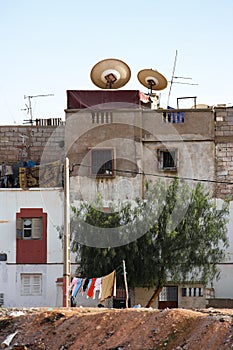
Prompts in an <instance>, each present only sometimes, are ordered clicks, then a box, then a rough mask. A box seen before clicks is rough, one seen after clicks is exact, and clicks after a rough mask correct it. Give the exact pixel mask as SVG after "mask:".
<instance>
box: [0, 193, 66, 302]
mask: <svg viewBox="0 0 233 350" xmlns="http://www.w3.org/2000/svg"><path fill="white" fill-rule="evenodd" d="M0 208H1V212H0V222H1V223H0V252H1V253H6V254H7V261H6V262H0V293H4V307H13V306H14V307H16V306H25V307H26V306H56V299H57V298H56V294H57V286H56V279H57V278H58V277H62V276H63V248H62V242H61V240H60V239H59V237H58V231H57V229H56V227H57V226H61V225H62V224H63V189H58V188H57V189H52V188H50V189H40V188H36V189H30V190H22V189H18V188H14V189H9V188H6V189H0ZM21 208H43V211H44V212H46V213H47V264H26V265H23V264H16V213H17V212H19V211H20V209H21ZM20 273H41V274H42V295H41V296H33V297H28V296H21V295H20ZM58 306H61V305H58Z"/></svg>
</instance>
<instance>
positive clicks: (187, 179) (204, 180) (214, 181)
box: [70, 163, 233, 185]
mask: <svg viewBox="0 0 233 350" xmlns="http://www.w3.org/2000/svg"><path fill="white" fill-rule="evenodd" d="M75 166H82V167H85V168H91V165H86V164H81V163H74V164H72V168H71V170H70V173H72V172H73V171H74V167H75ZM114 172H117V173H126V174H135V175H143V176H154V177H160V178H167V179H176V178H179V179H180V180H184V181H194V182H208V183H218V184H225V185H233V182H231V181H218V180H208V179H198V178H195V177H180V176H172V175H164V174H163V175H162V174H153V173H144V172H142V171H133V170H123V169H114Z"/></svg>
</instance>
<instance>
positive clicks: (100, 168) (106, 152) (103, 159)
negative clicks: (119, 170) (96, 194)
mask: <svg viewBox="0 0 233 350" xmlns="http://www.w3.org/2000/svg"><path fill="white" fill-rule="evenodd" d="M91 172H92V175H96V176H109V177H111V176H113V172H114V169H113V150H112V149H93V150H92V151H91Z"/></svg>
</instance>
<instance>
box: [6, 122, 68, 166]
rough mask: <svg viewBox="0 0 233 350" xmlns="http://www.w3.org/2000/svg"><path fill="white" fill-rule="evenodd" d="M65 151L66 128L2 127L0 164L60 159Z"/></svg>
mask: <svg viewBox="0 0 233 350" xmlns="http://www.w3.org/2000/svg"><path fill="white" fill-rule="evenodd" d="M63 149H64V126H63V125H62V126H24V125H20V126H0V164H1V163H2V162H4V163H5V164H8V165H12V164H14V163H19V162H22V161H28V160H32V161H34V162H38V163H40V161H41V158H43V162H51V161H54V160H57V159H58V155H59V156H60V155H61V152H63Z"/></svg>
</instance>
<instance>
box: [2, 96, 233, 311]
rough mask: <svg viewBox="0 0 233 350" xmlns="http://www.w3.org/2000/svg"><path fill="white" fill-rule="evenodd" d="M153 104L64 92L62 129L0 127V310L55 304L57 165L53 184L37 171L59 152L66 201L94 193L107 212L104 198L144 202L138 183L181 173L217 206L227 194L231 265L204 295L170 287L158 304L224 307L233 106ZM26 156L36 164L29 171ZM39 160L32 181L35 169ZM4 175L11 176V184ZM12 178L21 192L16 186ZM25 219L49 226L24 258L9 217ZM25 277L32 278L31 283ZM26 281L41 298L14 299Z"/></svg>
mask: <svg viewBox="0 0 233 350" xmlns="http://www.w3.org/2000/svg"><path fill="white" fill-rule="evenodd" d="M152 107H153V105H152V104H151V101H150V100H149V99H148V98H145V96H142V94H141V93H140V92H139V91H137V90H136V91H135V90H121V91H118V90H115V91H102V90H101V91H99V90H98V91H82V90H81V91H79V90H78V91H76V90H72V91H70V90H69V91H67V109H66V111H65V112H66V121H65V125H64V124H60V123H59V122H51V121H50V122H49V123H39V122H38V125H35V126H17V127H16V126H5V127H1V128H0V132H1V143H0V151H1V159H0V160H1V162H3V163H4V164H3V165H6V166H9V167H12V170H11V169H10V173H7V175H6V173H5V175H4V176H2V178H1V180H2V181H3V183H4V181H5V182H6V181H7V183H8V186H10V188H9V187H8V188H2V189H1V190H0V201H1V203H2V206H4V203H7V204H8V205H7V206H6V208H4V210H3V211H2V212H1V217H0V219H1V226H0V234H1V236H0V253H1V260H2V261H0V281H2V282H1V283H0V296H1V295H2V298H3V304H4V306H17V305H20V306H22V305H23V306H40V305H41V306H44V305H49V306H53V305H61V291H62V284H61V283H62V280H61V279H59V280H57V278H59V277H60V278H61V277H62V248H61V241H60V240H59V238H58V232H57V230H56V229H55V226H61V225H62V224H63V188H62V178H61V174H62V171H61V167H60V168H59V166H58V163H56V167H57V169H58V168H59V171H58V177H57V179H56V181H55V183H56V184H57V186H54V182H53V186H51V182H50V181H51V176H49V173H46V171H45V170H43V166H44V168H45V169H47V168H48V164H53V165H52V168H54V166H55V165H54V164H55V162H59V164H60V166H61V165H62V164H63V161H64V156H65V155H66V156H67V157H68V158H69V161H70V169H71V171H70V197H71V203H73V204H76V203H78V202H80V201H83V200H87V201H94V200H96V198H97V197H98V196H99V195H101V196H102V198H103V200H104V205H105V207H106V208H107V207H108V206H109V203H110V202H114V203H118V202H119V201H120V200H121V201H122V200H134V199H135V198H136V197H144V185H145V182H146V181H152V182H153V181H156V180H157V179H158V178H160V179H161V180H163V181H169V177H170V176H179V177H180V178H182V179H184V181H189V184H190V186H192V185H193V181H192V180H193V179H196V180H204V182H203V183H204V184H205V186H206V187H207V188H208V189H209V190H210V191H211V192H212V193H213V197H214V198H216V201H217V202H219V203H220V204H221V201H222V200H223V199H224V198H225V196H226V195H230V197H231V211H230V222H229V224H228V232H229V239H230V247H229V250H228V256H229V259H228V261H224V262H222V264H220V266H219V267H220V270H221V278H220V280H219V281H215V282H214V283H213V285H210V286H208V289H207V290H204V289H203V286H201V285H200V284H195V285H190V284H185V285H182V286H174V285H168V286H167V287H166V288H164V291H163V293H161V296H160V298H159V300H158V303H157V305H160V306H161V307H162V305H168V304H169V303H170V304H169V305H174V304H171V302H175V304H176V307H177V306H178V307H204V305H205V303H206V301H205V300H206V298H207V299H208V300H209V304H208V305H214V306H215V305H217V306H222V305H223V304H224V303H225V304H224V305H226V303H228V304H227V305H232V304H231V303H232V300H233V291H232V288H231V280H232V267H233V266H232V265H233V253H232V252H233V250H232V249H233V234H232V230H233V197H232V193H233V191H232V187H233V165H232V164H233V161H232V160H233V155H232V154H233V138H232V134H233V112H232V109H231V108H226V107H215V108H209V107H208V106H206V108H197V109H174V110H170V109H169V110H164V109H153V108H152ZM44 124H46V125H44ZM29 160H30V161H32V162H34V164H33V166H31V163H30V162H28V161H29ZM38 164H40V173H39V176H38V174H37V173H36V166H37V165H38ZM19 168H20V169H21V170H20V172H19ZM22 168H24V169H26V170H22ZM41 169H42V170H41ZM8 170H9V169H8ZM17 172H18V174H19V175H18V177H19V178H18V180H17ZM1 175H2V174H1ZM10 175H14V176H13V177H14V179H12V178H10ZM20 175H21V178H20ZM50 175H51V172H50ZM33 179H34V181H33ZM52 179H53V180H54V176H53V177H52ZM17 181H18V184H20V182H21V186H22V187H23V188H24V190H23V189H20V188H14V184H16V183H17ZM12 183H13V185H12ZM33 184H34V187H33ZM28 187H29V188H30V190H28ZM37 187H39V190H38V189H37ZM45 197H46V201H44V199H43V198H45ZM6 198H7V199H6ZM25 201H26V202H25ZM12 203H13V204H12ZM7 208H8V209H7ZM25 210H26V211H25ZM35 210H36V211H35ZM37 210H39V211H40V212H39V213H38V212H37ZM32 211H35V213H34V214H33V213H32ZM25 215H26V216H25ZM32 217H34V218H40V217H42V218H43V220H46V221H47V239H46V242H45V241H43V240H42V242H40V243H41V246H40V248H38V251H37V252H35V253H32V252H33V250H32V252H31V254H27V251H28V250H27V247H26V244H27V243H28V242H27V241H25V242H21V241H20V239H21V237H20V236H17V232H19V234H20V227H22V226H18V225H20V224H19V223H18V221H17V219H20V218H23V219H27V218H29V219H30V218H32ZM51 218H52V220H51ZM21 225H22V222H21ZM35 225H36V223H35ZM37 225H40V223H38V222H37ZM9 237H10V239H9ZM37 238H38V237H37ZM24 243H25V246H23V244H24ZM43 244H44V245H43ZM37 247H38V246H37ZM33 249H34V248H33ZM35 249H37V248H35ZM42 251H43V254H42V253H41V252H42ZM45 252H46V253H45ZM6 255H7V257H6ZM42 256H43V258H42ZM5 258H6V259H5ZM28 259H29V260H28ZM30 259H39V260H38V261H37V260H34V262H33V260H30ZM74 266H75V265H73V270H74ZM27 274H29V275H33V274H39V276H36V279H35V280H34V282H33V280H31V276H28V275H27ZM24 278H25V280H24ZM56 281H57V283H56ZM31 283H35V290H39V289H40V288H41V289H40V291H41V294H40V296H39V295H37V296H35V297H34V296H33V294H31V296H30V297H28V298H25V295H24V294H22V293H24V292H25V290H26V289H27V288H29V289H28V290H30V288H31V287H28V285H30V284H31ZM27 284H28V285H27ZM48 288H49V289H48ZM207 293H208V294H207ZM210 297H211V298H210ZM146 298H147V292H146V291H145V290H143V289H138V290H136V291H135V293H134V295H132V296H131V299H132V303H140V304H142V305H143V304H144V303H145V300H146ZM119 299H120V297H119ZM173 299H175V300H173ZM163 302H165V304H164V303H163Z"/></svg>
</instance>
